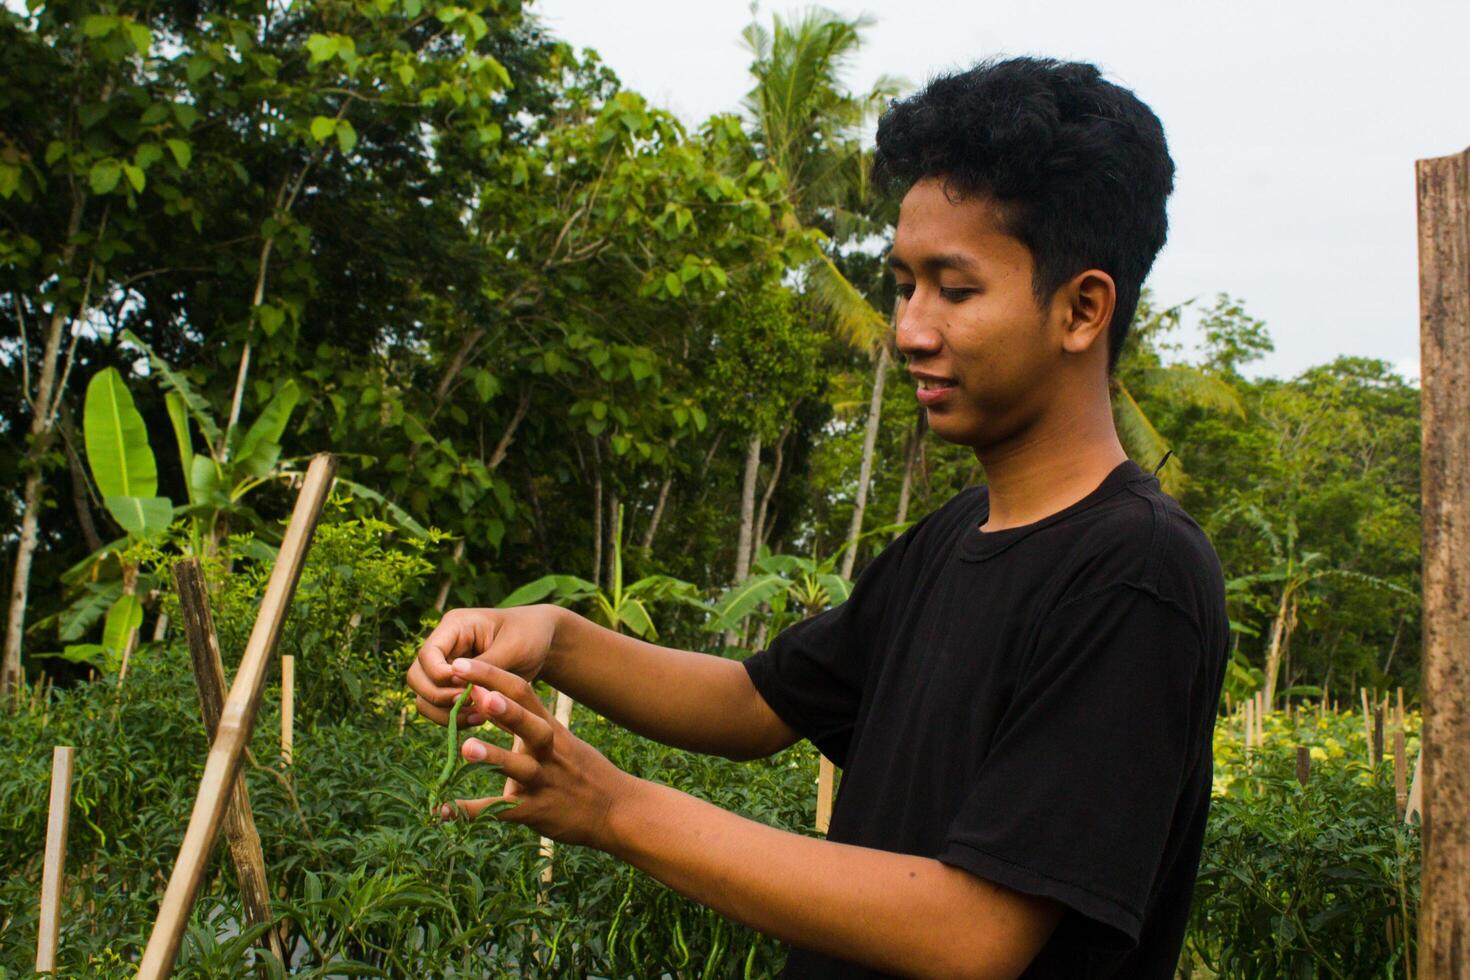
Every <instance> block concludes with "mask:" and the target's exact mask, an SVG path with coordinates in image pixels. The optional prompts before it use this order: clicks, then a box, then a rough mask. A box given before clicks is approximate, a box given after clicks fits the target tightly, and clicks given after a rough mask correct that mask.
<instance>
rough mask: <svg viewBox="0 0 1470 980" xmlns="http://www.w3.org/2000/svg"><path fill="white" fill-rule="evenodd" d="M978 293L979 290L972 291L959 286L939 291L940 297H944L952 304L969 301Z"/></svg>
mask: <svg viewBox="0 0 1470 980" xmlns="http://www.w3.org/2000/svg"><path fill="white" fill-rule="evenodd" d="M978 292H979V290H978V289H971V288H969V287H958V286H957V287H954V288H949V289H946V288H941V289H940V290H939V295H941V296H943V297H944V298H945V299H947V300H949V301H950V302H951V303H962V302H964V301H965V300H967V299H969V298H970V297H971V296H973V295H974V294H975V293H978Z"/></svg>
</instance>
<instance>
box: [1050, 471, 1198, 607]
mask: <svg viewBox="0 0 1470 980" xmlns="http://www.w3.org/2000/svg"><path fill="white" fill-rule="evenodd" d="M1081 516H1083V518H1084V519H1082V520H1079V521H1076V522H1075V523H1073V527H1072V528H1071V530H1072V533H1073V535H1074V536H1073V538H1072V540H1071V541H1070V542H1069V547H1068V551H1069V552H1070V553H1071V556H1072V559H1073V561H1072V564H1073V566H1074V567H1073V574H1074V578H1075V580H1074V581H1073V582H1072V583H1071V584H1070V586H1069V588H1068V592H1069V594H1070V596H1077V595H1080V594H1083V593H1084V592H1087V591H1095V590H1099V589H1103V588H1108V587H1111V586H1118V585H1122V586H1131V587H1133V588H1137V589H1140V590H1142V591H1145V592H1149V593H1151V594H1153V595H1155V596H1157V597H1159V598H1160V599H1162V600H1164V601H1168V602H1173V603H1176V604H1178V605H1180V606H1181V607H1182V608H1184V609H1185V610H1186V611H1188V612H1190V613H1191V614H1192V616H1193V617H1194V618H1196V619H1200V620H1204V619H1209V618H1214V617H1215V616H1221V617H1223V615H1224V598H1225V577H1224V573H1223V571H1222V570H1221V567H1220V559H1219V556H1218V555H1216V553H1215V548H1214V545H1213V544H1211V543H1210V538H1209V535H1207V534H1206V533H1205V531H1204V529H1203V528H1202V527H1200V525H1199V523H1198V522H1197V521H1195V519H1194V518H1193V517H1191V516H1190V515H1189V513H1188V512H1187V511H1186V510H1185V509H1184V508H1183V507H1182V506H1181V505H1180V504H1179V502H1178V501H1177V500H1175V499H1174V498H1173V497H1171V496H1170V495H1169V494H1167V493H1165V492H1164V491H1163V490H1162V489H1161V488H1160V487H1159V483H1158V480H1157V479H1155V478H1153V477H1152V476H1148V475H1147V474H1145V475H1144V477H1143V478H1141V479H1134V480H1131V481H1129V482H1128V483H1127V484H1125V485H1124V486H1123V488H1122V490H1121V492H1119V493H1116V494H1113V495H1112V496H1111V497H1109V498H1108V499H1107V500H1105V501H1103V502H1102V503H1101V504H1099V505H1098V506H1097V507H1096V508H1093V511H1092V512H1091V513H1089V514H1086V515H1081ZM1200 625H1201V626H1202V627H1203V626H1207V625H1210V626H1212V625H1213V624H1206V623H1205V622H1201V623H1200Z"/></svg>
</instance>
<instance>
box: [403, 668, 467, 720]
mask: <svg viewBox="0 0 1470 980" xmlns="http://www.w3.org/2000/svg"><path fill="white" fill-rule="evenodd" d="M453 680H454V675H453V673H451V674H450V683H451V686H448V687H446V686H444V685H441V684H436V683H434V682H433V681H432V680H430V679H429V676H428V673H427V671H425V670H424V666H423V664H422V663H421V662H419V661H417V660H415V661H414V662H413V664H412V666H410V667H409V668H408V686H409V687H411V688H413V690H414V693H416V694H417V695H418V696H419V697H420V698H422V699H423V700H425V701H427V702H428V703H429V704H434V705H438V706H439V707H441V708H449V707H450V706H451V705H453V704H454V699H455V698H457V697H459V692H461V691H463V690H464V685H463V684H457V685H455V684H453ZM444 718H445V720H448V718H449V713H448V712H447V711H446V712H445V714H444Z"/></svg>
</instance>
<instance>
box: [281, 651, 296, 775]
mask: <svg viewBox="0 0 1470 980" xmlns="http://www.w3.org/2000/svg"><path fill="white" fill-rule="evenodd" d="M295 727H296V658H295V657H293V656H291V655H290V654H289V653H288V654H286V655H284V656H283V657H281V762H283V763H284V764H286V765H288V766H289V765H290V764H291V760H292V758H293V756H292V744H293V743H294V742H295V740H296V732H295Z"/></svg>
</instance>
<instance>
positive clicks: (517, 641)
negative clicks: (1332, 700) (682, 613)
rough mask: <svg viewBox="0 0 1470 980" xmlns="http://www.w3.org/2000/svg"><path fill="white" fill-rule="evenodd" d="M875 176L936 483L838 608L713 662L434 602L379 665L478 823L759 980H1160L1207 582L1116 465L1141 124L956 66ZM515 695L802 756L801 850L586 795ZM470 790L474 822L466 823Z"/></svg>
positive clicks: (1013, 65) (1199, 682)
mask: <svg viewBox="0 0 1470 980" xmlns="http://www.w3.org/2000/svg"><path fill="white" fill-rule="evenodd" d="M877 164H878V165H877V171H878V173H879V175H880V178H881V179H882V180H885V181H887V182H888V183H889V184H891V185H894V186H896V187H897V189H899V190H902V191H904V192H905V194H904V198H903V204H902V209H901V213H900V218H899V222H898V229H897V234H896V236H895V239H894V243H893V250H892V254H891V258H890V261H891V264H892V266H893V269H894V274H895V276H896V277H897V283H898V295H899V309H898V318H897V336H896V343H897V345H898V348H899V350H900V351H901V353H902V354H903V355H904V357H905V358H906V359H907V362H908V365H909V368H910V371H911V373H912V374H913V376H914V377H915V379H916V380H917V392H916V397H917V398H918V399H919V401H920V402H921V403H922V404H923V405H924V406H925V407H926V408H927V410H928V416H929V425H930V428H931V429H932V430H933V431H934V433H935V435H936V436H938V437H939V438H941V439H945V440H948V441H950V442H956V443H961V444H963V445H967V446H971V447H973V449H974V451H975V453H976V454H977V456H978V458H979V460H980V462H981V463H982V464H983V465H984V468H985V475H986V484H987V485H986V486H985V487H980V488H973V489H969V490H966V491H964V492H962V493H960V494H959V495H958V496H956V497H955V498H954V499H953V500H951V501H949V502H948V503H947V504H945V505H944V506H943V507H941V508H940V509H939V510H938V511H935V512H934V513H932V514H930V515H928V516H927V517H925V518H924V519H923V520H921V521H920V522H919V523H918V524H916V525H915V526H914V527H913V528H911V529H910V530H909V531H908V532H907V533H905V534H904V535H903V536H902V537H901V538H899V540H897V541H896V542H894V543H893V544H892V545H890V546H889V547H888V548H887V549H885V550H884V551H883V553H882V554H881V555H879V556H878V557H877V558H876V559H874V561H873V562H872V564H871V565H870V566H869V567H868V568H867V569H866V571H864V572H863V574H862V576H861V577H860V578H859V580H858V582H857V585H856V587H855V588H854V590H853V593H852V596H851V597H850V598H849V599H848V601H847V602H845V603H843V604H842V605H840V606H838V607H836V608H834V609H831V610H828V611H827V612H825V613H823V614H822V615H820V616H816V617H814V618H812V619H810V620H807V621H806V622H804V623H801V624H799V625H796V626H793V627H791V628H790V629H788V630H787V631H786V632H784V633H782V634H781V635H780V636H779V637H777V638H776V640H775V641H774V642H772V644H771V646H770V648H769V649H767V650H764V651H761V652H759V653H757V654H755V655H754V656H752V657H751V658H750V659H749V660H747V661H745V662H744V663H743V664H742V663H739V662H737V661H733V660H725V659H722V658H719V657H713V656H706V655H703V654H699V653H691V652H684V651H678V650H670V649H665V648H663V647H659V646H655V645H653V644H650V643H644V642H642V641H639V640H636V639H633V638H630V637H626V636H620V635H618V634H616V633H612V632H610V631H608V630H605V629H602V628H600V627H598V626H595V625H593V624H591V623H589V622H588V621H586V620H584V619H582V618H580V617H578V616H576V615H573V614H571V613H569V612H566V611H564V610H561V609H558V608H555V607H545V606H539V607H529V608H522V609H512V610H489V609H480V610H455V611H454V612H452V613H450V614H449V615H448V616H446V617H445V619H444V622H443V623H442V624H441V625H440V626H439V627H438V628H437V629H436V630H435V631H434V633H433V634H432V635H431V636H430V637H429V639H428V641H427V642H426V643H425V645H424V648H423V651H422V653H421V655H420V657H419V659H418V661H417V663H416V664H415V665H414V667H413V669H412V670H411V671H410V673H409V681H410V683H411V684H412V686H413V687H414V689H415V690H416V691H417V692H418V694H419V708H420V710H421V711H422V712H423V713H424V714H426V715H428V716H429V717H431V718H435V719H437V720H441V721H442V720H443V719H444V717H445V715H446V706H447V705H449V704H450V702H451V701H452V699H453V698H454V697H455V695H456V694H457V693H458V692H459V691H460V690H461V689H462V688H463V686H464V685H466V684H471V685H474V686H475V693H474V695H473V705H474V707H473V710H472V711H471V713H470V717H469V719H468V720H469V721H470V722H471V723H480V722H484V721H493V722H494V723H495V724H496V725H498V726H499V727H501V728H503V729H505V730H507V731H509V732H512V733H515V734H516V735H518V736H520V737H521V738H522V739H523V740H524V743H525V749H524V751H515V752H508V751H506V750H503V749H500V748H497V747H495V746H493V745H489V744H487V743H485V742H481V741H479V740H476V739H471V740H469V741H467V742H466V743H465V749H464V753H465V756H466V758H470V759H488V760H489V761H491V762H494V763H498V764H500V765H502V766H503V767H504V768H505V771H506V773H507V777H508V779H507V783H506V790H505V795H506V796H507V797H509V798H511V799H515V800H518V801H519V805H518V806H517V807H516V808H515V809H512V810H510V811H508V812H506V813H504V814H503V815H502V819H508V820H515V821H519V822H524V823H527V824H529V825H530V826H532V827H534V828H536V829H537V830H538V831H540V832H541V833H544V834H547V835H550V836H552V837H555V838H557V839H560V840H564V841H569V842H573V843H582V844H587V845H590V846H593V847H598V848H601V849H603V850H606V851H608V852H610V853H612V854H614V855H617V856H618V857H621V858H622V859H624V860H626V861H628V862H630V863H631V864H633V865H635V866H636V867H639V868H641V869H643V870H644V871H646V872H648V873H649V874H651V875H653V876H655V877H657V878H658V879H660V880H661V881H663V882H665V883H666V884H668V885H669V886H670V887H671V888H674V889H676V890H678V891H680V892H683V893H684V894H686V895H689V896H691V897H693V898H694V899H696V900H698V901H700V902H703V903H705V904H707V905H709V906H712V907H713V908H716V909H718V910H720V911H721V912H723V913H725V914H726V915H729V916H730V917H732V918H735V919H738V920H739V921H741V922H745V923H747V924H749V925H750V926H752V927H754V928H756V929H759V930H761V931H763V932H766V933H768V934H771V935H774V936H777V937H779V938H781V939H783V940H785V941H786V942H788V943H790V944H791V946H792V947H793V948H792V951H791V955H790V959H789V961H788V966H787V971H786V972H787V975H788V976H791V977H797V978H808V977H862V976H877V975H883V974H902V975H912V976H935V977H1016V976H1024V977H1057V978H1068V980H1078V978H1091V977H1127V978H1135V977H1142V978H1160V980H1164V978H1169V977H1172V976H1173V975H1174V967H1175V964H1176V962H1177V959H1178V956H1179V949H1180V945H1181V942H1182V939H1183V934H1184V927H1185V920H1186V916H1187V914H1188V909H1189V902H1190V894H1191V891H1192V887H1193V883H1194V877H1195V871H1196V867H1197V864H1198V860H1199V851H1200V843H1201V840H1202V837H1203V833H1204V827H1205V815H1206V811H1207V809H1208V806H1209V792H1210V782H1211V752H1210V732H1211V729H1212V727H1213V723H1214V718H1215V709H1216V703H1217V699H1218V697H1219V690H1220V683H1221V678H1222V673H1223V669H1224V663H1225V651H1226V637H1227V625H1226V617H1225V602H1224V584H1223V579H1222V576H1221V573H1220V567H1219V562H1218V560H1217V559H1216V556H1215V553H1214V551H1213V549H1212V548H1211V546H1210V543H1209V541H1208V540H1207V539H1206V537H1205V535H1204V534H1203V532H1202V531H1201V530H1200V528H1199V527H1198V525H1196V524H1195V522H1194V521H1192V520H1191V519H1190V518H1189V517H1188V515H1186V514H1185V513H1184V511H1183V510H1181V509H1180V507H1179V505H1178V504H1177V503H1175V502H1174V501H1173V500H1172V499H1171V498H1169V497H1167V496H1165V495H1164V494H1163V493H1161V492H1160V490H1159V487H1158V483H1157V481H1156V480H1155V479H1153V478H1152V477H1151V476H1150V475H1149V474H1148V473H1147V472H1145V471H1144V470H1142V469H1140V468H1139V467H1138V466H1137V465H1135V464H1134V463H1133V462H1131V461H1129V460H1128V459H1127V458H1126V456H1125V455H1124V452H1123V449H1122V447H1121V446H1120V445H1119V443H1118V439H1117V436H1116V434H1115V432H1114V429H1113V421H1112V413H1111V408H1110V401H1109V377H1110V375H1111V371H1112V367H1113V365H1114V363H1115V362H1116V359H1117V355H1118V351H1119V349H1120V347H1121V346H1122V343H1123V339H1124V337H1125V335H1126V333H1127V330H1128V325H1129V322H1130V320H1131V318H1132V316H1133V313H1134V309H1135V306H1136V304H1137V301H1138V296H1139V289H1140V286H1141V284H1142V282H1143V279H1144V277H1145V275H1146V274H1147V272H1148V270H1149V267H1150V266H1151V265H1152V263H1153V259H1154V256H1155V255H1156V253H1157V252H1158V250H1159V248H1160V247H1162V245H1163V243H1164V235H1165V227H1166V223H1165V215H1164V202H1165V199H1166V198H1167V196H1168V194H1169V192H1170V190H1171V188H1172V184H1173V163H1172V161H1171V160H1170V158H1169V155H1168V151H1167V148H1166V146H1165V142H1164V135H1163V130H1162V128H1161V126H1160V124H1159V121H1158V119H1157V118H1156V117H1155V116H1154V114H1153V113H1152V112H1151V111H1149V109H1148V108H1147V107H1146V106H1144V105H1143V104H1142V103H1141V102H1139V101H1138V99H1137V98H1135V97H1134V96H1133V94H1132V93H1131V92H1128V91H1126V90H1124V89H1122V88H1119V87H1118V86H1116V85H1113V84H1110V83H1108V82H1106V81H1104V80H1103V79H1102V78H1101V76H1100V75H1099V73H1098V72H1097V70H1096V69H1095V68H1093V67H1091V66H1090V65H1083V64H1068V63H1058V62H1054V61H1045V60H1037V59H1014V60H1010V61H1002V62H996V63H987V64H982V65H980V66H978V67H976V68H975V69H973V70H971V71H968V72H965V73H963V74H958V75H953V76H948V77H944V78H940V79H938V80H936V81H934V82H933V83H932V84H930V85H929V87H928V88H926V89H925V90H924V91H923V92H921V93H919V94H918V95H916V96H914V97H912V98H910V99H908V100H906V101H904V102H901V103H898V104H897V105H895V106H894V107H893V108H892V109H891V110H890V111H889V112H888V114H887V115H885V116H884V118H883V120H882V122H881V123H880V124H879V129H878V161H877ZM538 676H539V677H541V678H542V679H544V680H546V681H548V682H549V683H550V684H552V685H553V686H555V687H557V688H559V689H560V690H563V691H565V692H567V693H568V694H570V695H571V696H572V697H574V698H576V699H577V700H578V701H582V702H584V703H585V704H587V705H588V706H589V707H591V708H593V709H595V710H596V711H599V712H601V713H602V714H604V715H606V716H607V717H609V718H611V719H612V720H614V721H615V722H618V723H620V724H622V725H625V726H626V727H628V728H630V729H632V730H633V731H636V732H639V733H641V734H643V735H645V736H647V737H649V738H652V739H657V740H659V741H661V742H665V743H667V744H670V745H676V746H681V747H683V748H687V749H692V750H695V751H700V752H708V753H715V754H719V755H724V756H728V757H730V758H734V759H749V758H754V757H758V756H763V755H766V754H769V753H772V752H775V751H778V750H780V749H782V748H784V747H786V746H788V745H790V744H791V743H792V742H794V741H795V740H797V739H798V738H803V737H805V738H808V739H810V740H811V741H812V742H814V743H815V744H816V746H817V747H818V748H820V749H821V750H822V751H823V752H824V753H825V754H826V755H827V756H828V757H830V758H831V759H832V760H833V761H835V762H836V763H837V764H838V765H840V766H842V767H844V776H843V780H842V785H841V792H840V794H839V796H838V799H837V803H836V808H835V810H834V813H833V816H832V825H831V831H830V833H829V835H828V839H827V840H817V839H813V838H808V837H803V836H800V835H796V834H789V833H784V832H781V831H777V830H774V829H772V828H769V827H765V826H762V825H760V824H756V823H753V822H751V821H748V820H745V819H743V818H741V817H737V816H735V815H733V814H730V813H727V812H725V811H723V810H720V809H718V808H716V807H714V806H711V805H709V804H706V803H703V802H701V801H699V800H696V799H693V798H691V797H688V796H685V795H683V794H681V793H678V792H675V791H673V790H671V789H668V788H666V787H662V786H658V785H655V784H652V783H648V782H645V781H643V780H639V779H636V778H634V777H632V776H630V775H628V774H625V773H623V772H620V771H619V770H617V769H616V768H614V767H613V766H612V765H611V764H610V763H608V762H607V761H606V760H605V759H604V758H603V757H602V756H600V755H599V754H598V753H597V752H596V751H594V750H593V749H592V748H590V747H589V746H588V745H586V744H585V743H583V742H581V741H580V740H579V739H577V738H576V737H575V736H573V735H572V734H571V733H569V732H568V731H567V729H566V728H564V727H563V726H561V725H559V724H557V723H556V722H555V721H554V719H552V718H551V717H550V715H549V713H548V712H547V710H546V709H545V708H544V707H543V706H542V705H541V703H540V701H539V700H537V699H536V697H535V695H534V693H533V692H532V690H531V687H530V685H529V684H528V683H527V681H528V680H530V679H532V678H535V677H538ZM488 802H490V801H472V802H470V803H468V804H467V805H466V806H467V809H468V810H469V811H470V812H471V813H472V814H473V813H478V812H479V810H481V809H483V808H484V806H485V804H486V803H488Z"/></svg>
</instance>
